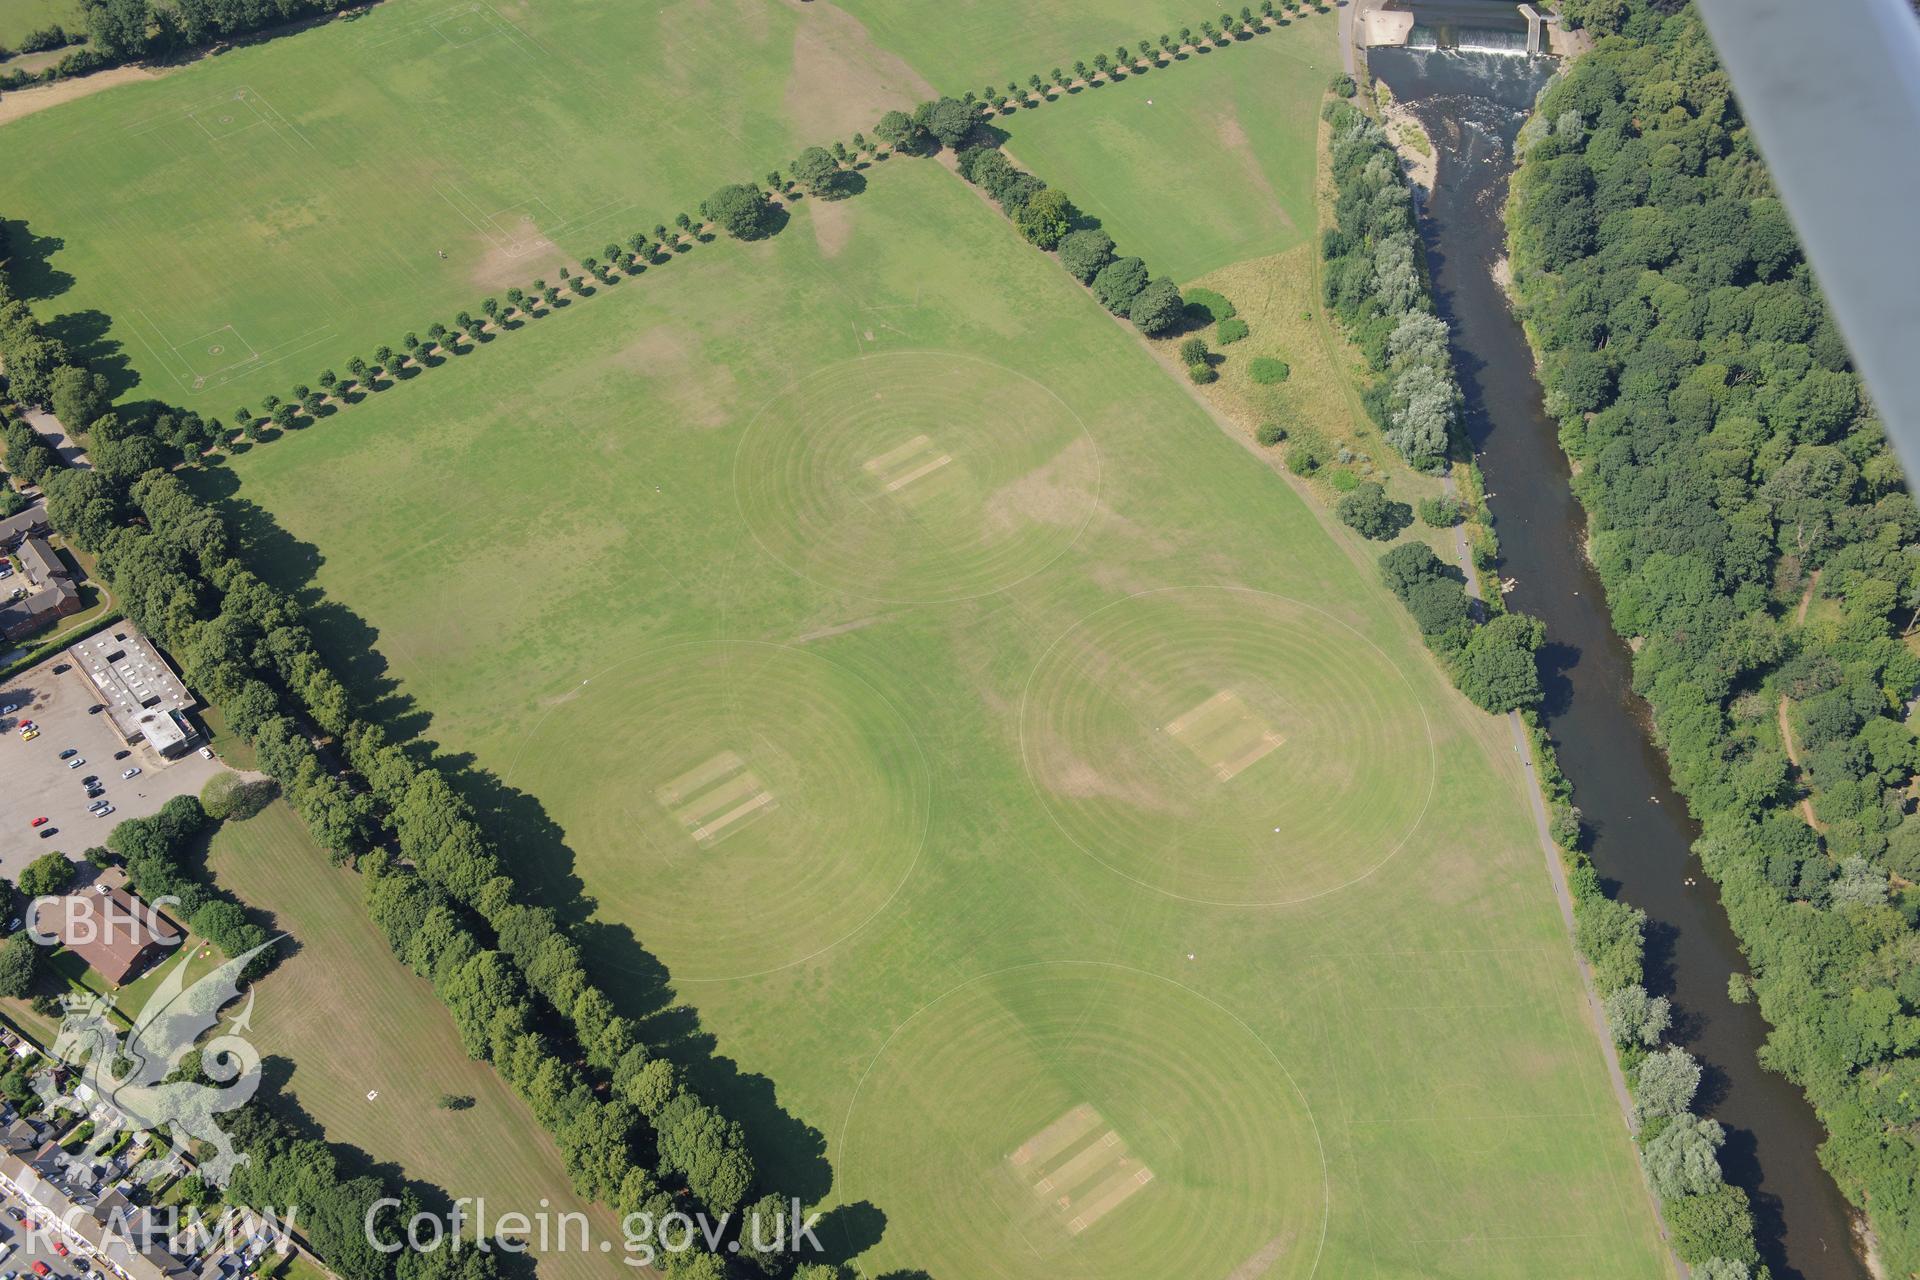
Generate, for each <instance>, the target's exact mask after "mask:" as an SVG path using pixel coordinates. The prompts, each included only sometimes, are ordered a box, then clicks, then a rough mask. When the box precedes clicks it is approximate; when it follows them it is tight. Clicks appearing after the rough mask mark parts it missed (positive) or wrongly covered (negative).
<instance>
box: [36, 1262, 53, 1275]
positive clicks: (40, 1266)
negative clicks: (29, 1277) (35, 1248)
mask: <svg viewBox="0 0 1920 1280" xmlns="http://www.w3.org/2000/svg"><path fill="white" fill-rule="evenodd" d="M33 1274H35V1275H37V1276H50V1275H52V1274H53V1272H52V1271H50V1270H48V1269H47V1264H46V1263H44V1262H42V1261H40V1259H38V1258H35V1259H34V1260H33Z"/></svg>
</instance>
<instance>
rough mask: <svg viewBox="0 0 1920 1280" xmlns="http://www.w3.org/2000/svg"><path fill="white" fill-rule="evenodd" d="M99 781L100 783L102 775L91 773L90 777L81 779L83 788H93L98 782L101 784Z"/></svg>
mask: <svg viewBox="0 0 1920 1280" xmlns="http://www.w3.org/2000/svg"><path fill="white" fill-rule="evenodd" d="M99 781H100V775H99V774H97V773H90V774H88V775H87V776H86V777H84V778H82V779H80V785H81V786H83V787H91V786H93V785H94V784H95V783H97V782H99Z"/></svg>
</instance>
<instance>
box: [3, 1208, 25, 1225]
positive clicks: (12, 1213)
mask: <svg viewBox="0 0 1920 1280" xmlns="http://www.w3.org/2000/svg"><path fill="white" fill-rule="evenodd" d="M7 1216H8V1217H9V1218H12V1219H13V1220H14V1221H15V1222H18V1221H20V1220H21V1219H22V1218H24V1217H26V1216H27V1215H26V1214H24V1213H22V1212H20V1210H18V1209H16V1208H14V1207H13V1206H12V1205H8V1206H7Z"/></svg>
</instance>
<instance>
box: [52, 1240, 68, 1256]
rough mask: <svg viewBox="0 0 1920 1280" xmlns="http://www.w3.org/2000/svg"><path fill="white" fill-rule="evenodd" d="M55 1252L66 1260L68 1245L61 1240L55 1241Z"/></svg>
mask: <svg viewBox="0 0 1920 1280" xmlns="http://www.w3.org/2000/svg"><path fill="white" fill-rule="evenodd" d="M53 1251H54V1252H55V1253H57V1254H59V1255H60V1256H61V1257H63V1258H64V1257H66V1256H67V1246H66V1244H65V1242H63V1241H60V1240H55V1241H54V1242H53Z"/></svg>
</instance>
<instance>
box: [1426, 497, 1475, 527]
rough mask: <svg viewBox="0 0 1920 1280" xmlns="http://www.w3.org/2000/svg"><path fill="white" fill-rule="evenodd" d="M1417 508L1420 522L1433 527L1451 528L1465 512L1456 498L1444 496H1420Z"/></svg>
mask: <svg viewBox="0 0 1920 1280" xmlns="http://www.w3.org/2000/svg"><path fill="white" fill-rule="evenodd" d="M1417 509H1418V510H1419V512H1420V521H1421V523H1423V524H1425V525H1428V526H1430V527H1432V528H1435V529H1451V528H1453V526H1454V525H1457V524H1459V523H1460V517H1461V516H1462V515H1463V514H1465V513H1464V511H1463V509H1462V508H1461V506H1460V503H1459V501H1458V500H1456V499H1454V498H1446V497H1441V498H1422V499H1420V505H1419V507H1418V508H1417Z"/></svg>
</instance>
